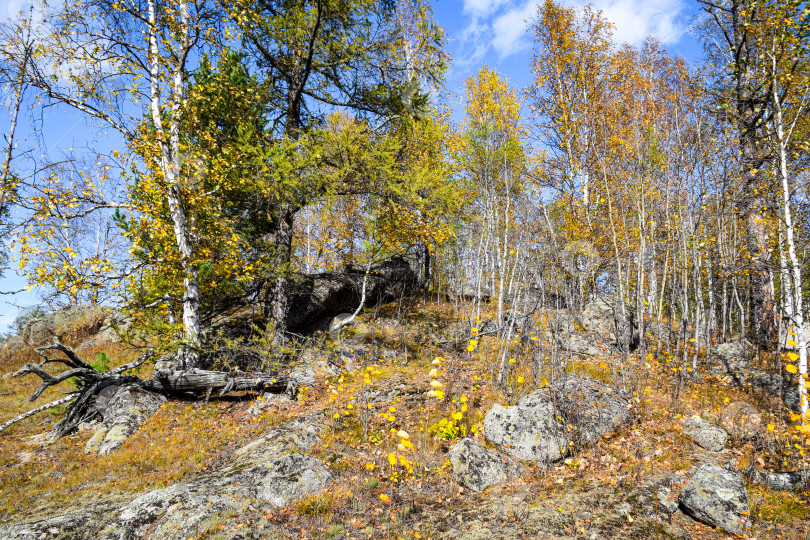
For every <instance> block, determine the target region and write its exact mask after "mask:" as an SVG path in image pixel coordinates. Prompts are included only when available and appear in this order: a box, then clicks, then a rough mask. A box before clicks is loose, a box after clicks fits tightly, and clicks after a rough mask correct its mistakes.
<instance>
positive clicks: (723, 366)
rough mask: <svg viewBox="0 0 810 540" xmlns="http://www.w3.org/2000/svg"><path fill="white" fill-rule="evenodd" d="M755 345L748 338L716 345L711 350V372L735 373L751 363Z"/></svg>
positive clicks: (717, 373)
mask: <svg viewBox="0 0 810 540" xmlns="http://www.w3.org/2000/svg"><path fill="white" fill-rule="evenodd" d="M753 355H754V346H753V345H751V343H750V342H749V341H748V340H746V339H739V340H737V341H729V342H728V343H720V344H719V345H715V346H714V347H712V348H711V350H710V351H709V372H710V373H714V374H716V375H723V374H726V373H730V374H735V373H740V372H741V371H742V370H744V369H745V368H747V367H748V366H750V365H751V358H752V357H753Z"/></svg>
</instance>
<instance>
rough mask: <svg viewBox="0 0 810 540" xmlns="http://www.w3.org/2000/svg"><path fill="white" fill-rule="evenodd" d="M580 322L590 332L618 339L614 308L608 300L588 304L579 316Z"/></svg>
mask: <svg viewBox="0 0 810 540" xmlns="http://www.w3.org/2000/svg"><path fill="white" fill-rule="evenodd" d="M579 322H580V323H581V324H582V326H583V327H584V328H585V330H587V331H588V332H594V333H597V334H600V335H603V336H610V337H611V338H612V339H615V338H616V322H615V321H614V319H613V306H612V305H611V304H610V303H609V302H607V301H606V300H603V299H600V300H597V301H596V302H591V303H590V304H587V305H586V306H585V307H584V308H583V309H582V313H581V314H580V315H579Z"/></svg>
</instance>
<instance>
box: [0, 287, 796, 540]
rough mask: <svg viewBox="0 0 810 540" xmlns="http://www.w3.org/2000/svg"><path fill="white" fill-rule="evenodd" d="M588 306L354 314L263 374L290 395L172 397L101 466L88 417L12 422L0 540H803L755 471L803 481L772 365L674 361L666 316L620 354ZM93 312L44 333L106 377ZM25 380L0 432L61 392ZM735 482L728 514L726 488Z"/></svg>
mask: <svg viewBox="0 0 810 540" xmlns="http://www.w3.org/2000/svg"><path fill="white" fill-rule="evenodd" d="M597 311H598V310H597ZM597 311H594V310H593V309H591V310H590V311H589V309H588V307H587V306H586V309H585V310H583V311H581V312H579V313H577V314H569V313H568V312H566V311H564V310H552V309H540V310H538V311H537V312H536V313H534V314H533V315H532V316H530V317H524V318H523V319H524V320H525V323H521V326H520V328H518V327H517V326H516V325H515V324H514V322H512V323H510V324H508V325H503V326H502V327H501V329H500V330H499V329H498V328H497V326H498V325H496V324H495V321H493V320H492V317H491V316H482V318H481V319H480V320H479V321H474V322H473V323H472V324H470V322H469V318H468V316H465V315H464V314H465V313H467V314H469V310H468V308H467V307H466V305H465V304H458V303H457V304H452V303H448V302H446V301H442V302H440V303H437V302H436V301H435V299H434V300H426V299H424V298H421V297H419V298H416V299H413V300H411V301H409V302H405V303H392V304H387V305H385V306H382V307H380V308H378V309H375V310H366V312H364V313H363V314H361V315H360V316H358V319H357V320H356V321H354V323H353V324H351V325H349V326H347V327H346V328H343V329H342V330H340V331H339V332H334V333H325V334H324V333H321V334H317V335H316V337H313V338H311V339H310V340H308V341H306V342H298V343H296V344H294V345H293V347H295V351H294V352H293V353H292V354H288V355H287V357H286V360H284V362H283V363H279V364H277V365H274V366H268V367H266V369H267V371H268V372H270V373H279V374H280V375H287V376H289V377H290V378H291V379H295V380H297V381H298V382H299V384H300V386H299V387H298V388H297V393H296V395H295V396H293V398H292V399H291V398H290V397H289V396H287V395H286V394H283V393H281V394H273V393H267V394H257V393H255V392H230V393H227V394H226V395H224V396H222V397H218V396H217V395H216V394H214V395H212V396H211V397H210V399H205V398H204V397H202V398H192V397H190V396H183V395H175V396H171V397H170V399H169V400H168V401H166V403H164V404H162V405H158V409H157V412H156V413H155V414H154V415H152V416H151V417H148V416H147V417H146V418H145V419H144V422H143V424H142V425H141V426H140V428H139V429H137V431H136V433H135V434H134V435H133V436H132V437H131V438H129V439H128V440H126V442H124V443H123V446H121V447H120V449H118V450H116V451H113V452H111V453H109V454H107V455H99V454H93V453H87V452H86V450H87V447H88V441H90V439H91V437H93V434H94V432H95V431H96V430H98V429H99V426H100V425H103V424H99V420H98V419H96V420H93V421H92V422H87V423H85V424H82V425H81V426H80V428H79V430H78V431H77V432H75V433H73V434H70V435H68V436H65V437H63V438H61V439H58V440H56V441H52V440H50V439H49V437H48V430H49V427H48V423H49V422H50V423H53V422H54V421H56V420H58V419H59V418H60V414H62V411H63V409H61V408H57V409H54V410H51V411H50V412H47V413H43V414H40V415H38V416H34V417H32V418H29V419H26V420H25V421H23V422H20V423H18V424H15V425H14V426H12V427H11V428H9V429H8V430H6V431H5V432H2V433H0V448H1V449H2V451H0V456H2V457H1V458H0V459H1V460H2V462H0V470H2V475H0V537H2V538H8V539H23V538H26V539H28V538H54V539H56V538H59V539H68V538H76V539H78V538H99V539H101V538H109V539H112V538H115V539H119V538H154V539H170V538H177V539H180V538H183V539H185V538H211V539H213V538H217V539H234V540H235V539H249V538H268V539H269V538H453V539H455V538H459V539H470V540H472V539H484V538H514V539H518V538H581V539H599V538H628V539H629V538H644V539H652V538H656V539H659V538H661V539H664V538H695V539H698V538H706V539H709V538H726V537H730V536H732V535H730V534H728V533H727V532H724V531H723V528H725V529H728V530H732V531H734V532H735V533H736V534H737V536H739V537H745V538H786V539H789V538H796V539H798V538H806V537H807V535H808V534H809V533H810V513H808V510H807V509H808V506H807V505H808V500H810V499H808V497H809V496H810V486H808V485H807V476H806V473H805V476H804V478H803V481H804V485H803V486H802V485H801V480H802V479H799V481H798V484H797V477H796V476H794V477H790V476H785V475H782V476H778V475H772V476H770V477H769V476H768V475H767V474H764V473H763V471H764V472H767V471H802V470H806V469H808V468H810V465H808V459H807V457H806V453H807V448H808V445H807V443H808V439H807V436H806V435H803V434H802V433H801V432H797V431H795V430H793V429H791V428H792V426H793V424H794V423H795V421H794V420H791V418H796V417H795V415H792V414H791V412H790V410H789V405H790V398H789V397H786V402H787V403H788V406H786V405H785V403H784V402H783V400H782V399H781V398H780V396H779V393H778V391H774V386H773V384H772V383H773V381H774V380H776V379H775V378H774V377H776V378H781V377H780V376H778V375H775V374H773V373H771V372H770V371H768V369H767V367H768V366H769V365H771V362H772V359H771V358H769V356H768V355H766V354H765V353H762V354H760V355H759V357H758V358H757V357H755V356H754V354H753V353H754V351H753V350H750V349H747V348H745V346H744V344H745V342H730V343H731V345H724V346H722V347H721V348H720V349H717V348H715V349H714V350H713V351H714V352H712V351H706V350H705V349H700V350H697V351H694V350H691V349H689V347H688V345H687V346H686V349H683V348H682V349H681V352H680V353H678V347H679V346H681V347H682V346H683V345H685V344H680V343H672V344H670V345H669V346H667V344H666V343H665V342H664V339H663V336H664V335H671V336H674V335H675V334H676V333H677V330H678V328H677V326H676V325H675V326H671V325H669V323H667V324H663V323H662V324H660V325H659V326H651V327H653V328H657V329H658V332H656V334H657V335H658V336H660V337H661V338H662V342H661V343H662V344H661V345H657V344H658V340H657V339H656V337H655V336H654V335H653V332H649V331H648V332H647V334H648V335H647V336H646V339H645V340H644V343H645V346H646V347H647V353H646V355H645V356H643V357H642V356H641V353H640V352H639V351H638V350H637V351H636V352H633V353H630V354H629V355H627V354H623V353H621V352H620V350H619V349H617V348H616V345H615V338H616V336H615V335H613V336H612V335H611V334H610V332H609V331H608V332H605V333H603V334H600V333H599V332H598V328H599V324H600V320H599V317H597V316H596V315H594V313H596V312H597ZM588 313H590V314H591V316H588V315H587V314H588ZM573 315H576V316H573ZM100 317H101V318H100V319H99V320H97V321H96V322H95V323H93V324H84V323H86V322H87V321H84V322H83V323H82V324H77V325H74V326H73V327H71V328H59V329H57V330H58V331H57V330H54V331H53V332H52V333H55V334H58V335H59V336H60V337H61V339H62V340H63V341H64V342H65V343H66V344H68V345H70V346H73V347H75V348H76V350H77V351H81V354H82V356H83V358H85V359H98V358H102V357H101V356H100V354H101V353H104V355H106V357H107V358H109V359H111V362H110V364H109V365H108V366H105V369H110V368H114V367H115V366H117V365H120V364H123V363H125V362H127V361H130V360H132V359H134V358H136V357H137V356H138V355H139V354H140V353H141V351H139V350H136V349H133V348H130V347H128V346H127V345H125V344H124V343H123V342H115V341H116V338H114V337H113V334H111V333H108V334H106V338H104V339H102V338H100V337H99V335H100V333H99V329H101V328H104V327H105V325H104V319H103V317H104V316H103V315H102V316H100ZM512 317H513V318H518V317H517V315H515V314H514V313H513V315H512ZM559 321H564V322H565V323H566V325H567V326H568V327H569V329H568V330H566V331H564V332H563V331H560V330H559V329H560V324H559ZM602 322H604V321H602ZM503 328H510V329H512V330H511V333H507V334H504V332H503ZM551 329H555V332H553V333H552V332H550V330H551ZM664 330H667V331H668V332H670V333H669V334H666V333H665V332H664ZM27 335H28V336H30V332H29V334H27ZM504 336H505V337H504ZM82 343H84V344H85V345H84V346H82ZM741 344H742V345H741ZM231 345H233V344H231ZM253 346H254V348H255V347H259V346H260V344H253ZM266 346H267V347H270V345H269V344H266ZM723 347H725V348H723ZM570 349H575V350H578V351H580V352H573V351H572V350H570ZM656 349H658V352H657V353H656ZM668 349H670V350H671V351H672V352H667V350H668ZM2 351H3V352H2V356H1V357H0V367H1V369H2V372H3V373H11V372H13V371H16V370H18V369H19V368H20V367H21V366H22V365H24V364H25V363H26V362H32V361H38V357H37V355H36V354H35V352H34V351H33V349H32V347H30V346H29V345H24V344H22V343H21V342H20V340H15V339H13V338H12V339H11V340H7V343H6V345H5V346H4V348H3V349H2ZM684 351H687V352H689V354H690V357H689V360H690V362H691V359H692V357H691V354H692V353H695V354H696V355H697V359H698V361H697V365H698V370H697V372H696V373H694V372H691V371H684V366H689V365H690V364H689V363H687V362H681V360H680V358H678V357H677V356H676V355H678V354H684ZM735 351H736V352H735ZM732 353H733V354H732ZM749 357H750V360H749ZM500 360H504V362H503V365H504V366H505V370H504V371H501V373H503V376H502V380H503V382H502V383H500V384H497V383H495V380H494V379H495V378H496V377H497V374H498V373H499V370H498V366H499V365H500ZM152 369H153V366H152V365H150V364H147V365H145V366H144V367H141V368H139V372H138V375H139V376H140V377H142V378H148V377H149V376H150V372H151V370H152ZM686 369H687V370H691V367H687V368H686ZM586 377H587V379H586ZM763 381H766V382H763ZM38 382H39V381H38V379H36V377H33V376H32V375H28V376H25V377H16V378H15V377H9V376H4V377H3V379H2V380H0V400H1V401H0V410H2V411H3V415H2V420H3V421H5V420H8V419H10V418H11V417H13V416H15V415H17V414H19V413H22V412H24V411H26V410H28V409H30V408H31V406H32V405H37V404H39V403H45V402H47V401H50V400H53V399H56V398H58V397H59V395H61V391H62V390H63V388H62V387H59V388H50V389H48V390H47V391H46V392H45V393H44V394H43V396H42V397H41V398H40V399H39V400H38V401H37V402H35V403H34V404H29V403H28V402H27V398H28V396H30V395H31V394H32V393H33V391H34V390H35V389H36V386H37V384H38ZM788 382H790V381H786V383H785V385H786V387H787V383H788ZM766 383H767V384H766ZM768 384H770V386H768ZM572 385H573V386H572ZM63 386H64V385H63ZM791 386H795V385H791ZM571 388H574V390H573V391H572V390H571ZM543 396H551V399H550V400H546V401H543V400H544V399H546V398H545V397H543ZM498 405H500V406H502V407H499V406H498ZM568 405H570V407H569V406H568ZM543 407H552V409H553V411H559V412H554V413H553V415H551V416H546V417H544V418H545V420H543V422H546V423H545V424H542V422H541V421H540V420H538V418H541V416H531V415H533V414H534V415H537V414H540V412H538V411H541V409H543ZM554 407H557V408H556V409H554ZM605 412H607V415H604V414H603V413H605ZM521 415H523V416H521ZM553 416H558V417H559V420H564V421H563V422H561V423H557V419H555V418H554V417H553ZM561 416H565V418H564V419H563V418H561ZM499 419H500V420H499ZM504 419H508V420H509V421H504ZM521 419H523V420H526V422H524V423H521V422H522V420H521ZM527 419H528V420H527ZM106 421H107V419H106V418H105V422H106ZM499 422H500V423H499ZM517 433H521V434H528V435H527V436H529V437H534V439H532V440H534V444H529V445H527V444H525V443H526V441H527V440H528V439H526V438H521V437H522V436H523V435H521V436H518V435H516V434H517ZM510 437H511V438H510ZM555 437H556V439H555ZM541 440H542V441H545V442H544V443H543V444H542V445H540V444H537V443H538V441H541ZM560 441H562V442H563V443H567V444H562V445H561V448H559V450H558V451H559V455H555V454H554V452H552V450H551V449H552V448H556V447H555V446H554V445H555V444H557V442H560ZM540 446H542V448H540V449H539V450H538V448H539V447H540ZM531 458H535V459H531ZM729 464H732V465H729ZM712 466H717V467H718V468H713V467H712ZM749 466H751V467H752V468H749ZM699 470H700V471H702V472H701V473H698V471H699ZM707 471H708V472H710V473H712V474H714V476H713V477H712V478H714V480H711V479H710V482H709V484H702V485H697V486H696V485H695V484H694V482H696V481H697V479H698V478H699V477H700V476H701V474H704V473H706V472H707ZM710 476H711V475H710ZM735 479H739V482H740V485H741V486H742V485H743V484H742V482H743V480H744V482H745V483H744V487H743V488H742V490H743V491H742V496H743V497H744V499H745V500H744V501H743V502H745V503H746V504H747V509H745V508H744V507H743V506H741V505H740V504H738V503H740V501H737V503H734V497H733V496H731V495H729V496H728V497H726V495H724V493H731V494H732V495H734V493H733V492H734V485H735V484H734V482H736V481H737V480H735ZM711 481H720V482H721V483H722V482H726V481H730V482H731V484H729V485H726V484H723V485H719V486H717V485H715V487H714V488H712V489H709V488H707V487H706V486H707V485H708V486H711V485H713V484H711ZM779 481H782V482H783V483H784V482H786V481H790V482H793V484H791V485H788V486H781V487H788V488H791V489H784V490H778V489H774V488H778V487H780V486H778V485H777V482H779ZM701 491H703V492H707V491H708V493H703V494H701ZM712 491H714V494H715V495H719V496H720V497H721V498H722V497H726V499H724V500H726V503H724V504H725V505H723V504H720V503H718V502H717V500H714V501H712V500H709V499H711V497H712V493H711V492H712ZM690 493H691V496H690ZM698 499H699V500H698ZM729 501H731V502H729ZM718 504H719V506H718ZM700 512H704V513H703V514H701V513H700ZM690 514H691V517H690ZM695 517H698V518H700V520H697V519H695ZM701 521H702V522H701ZM707 522H708V523H712V522H713V523H714V525H720V527H719V528H718V527H714V526H710V525H707V524H706V523H707Z"/></svg>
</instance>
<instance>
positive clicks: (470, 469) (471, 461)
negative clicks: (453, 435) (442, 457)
mask: <svg viewBox="0 0 810 540" xmlns="http://www.w3.org/2000/svg"><path fill="white" fill-rule="evenodd" d="M447 457H448V458H449V459H450V463H451V464H452V465H453V476H454V477H455V478H456V481H457V482H458V483H459V484H461V485H462V486H464V487H466V488H469V489H471V490H473V491H482V490H484V489H486V488H488V487H489V486H492V485H495V484H498V483H500V482H503V481H504V480H508V479H511V478H515V477H518V476H520V475H521V474H523V467H522V466H521V465H520V464H519V463H516V462H515V461H514V460H512V459H509V458H507V457H505V456H503V455H501V454H500V453H498V452H495V451H493V450H490V449H488V448H487V447H486V446H484V445H483V444H481V443H479V442H477V441H475V440H473V439H471V438H469V437H466V438H464V439H461V440H460V441H459V442H457V443H456V444H455V445H454V446H453V447H452V448H451V449H450V451H449V452H448V454H447Z"/></svg>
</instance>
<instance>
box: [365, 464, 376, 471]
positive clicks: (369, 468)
mask: <svg viewBox="0 0 810 540" xmlns="http://www.w3.org/2000/svg"><path fill="white" fill-rule="evenodd" d="M366 469H368V470H369V471H373V470H374V464H373V463H366Z"/></svg>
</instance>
